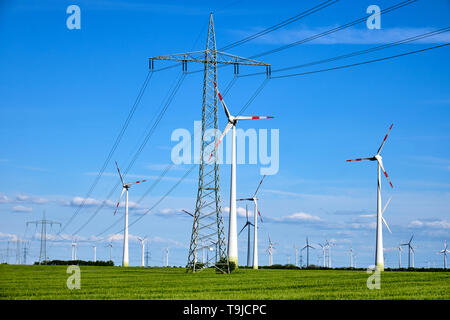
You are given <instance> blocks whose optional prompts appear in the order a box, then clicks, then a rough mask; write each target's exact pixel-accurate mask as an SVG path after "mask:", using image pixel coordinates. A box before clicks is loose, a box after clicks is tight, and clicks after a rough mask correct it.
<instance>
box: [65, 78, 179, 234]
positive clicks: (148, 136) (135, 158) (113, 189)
mask: <svg viewBox="0 0 450 320" xmlns="http://www.w3.org/2000/svg"><path fill="white" fill-rule="evenodd" d="M185 77H186V74H185V73H182V74H181V76H180V77H179V79H178V81H177V82H176V84H175V86H174V88H173V89H172V90H171V91H169V92H170V94H169V96H168V98H167V99H166V101H165V104H163V107H162V108H161V110H160V112H159V114H158V115H157V116H156V119H155V122H154V123H153V125H152V126H151V127H150V129H149V130H148V132H147V135H146V136H145V138H144V141H143V142H142V143H141V145H140V146H139V148H138V150H137V151H136V152H135V154H134V156H133V158H132V159H131V161H130V163H129V164H128V166H127V168H126V169H125V171H124V176H126V175H127V174H128V172H129V171H130V169H131V168H132V166H133V165H134V163H135V162H136V160H137V159H138V157H139V155H140V154H141V152H142V150H143V149H144V147H145V145H146V144H147V142H148V140H149V139H150V137H151V136H152V135H153V133H154V132H155V130H156V128H157V126H158V124H159V123H160V121H161V119H162V117H163V116H164V114H165V113H166V111H167V109H168V107H169V105H170V104H171V103H172V101H173V98H174V97H175V95H176V93H177V92H178V90H179V88H180V86H181V84H182V83H183V80H184V79H185ZM119 185H120V183H116V184H115V186H114V187H113V188H112V189H111V191H110V192H109V194H108V196H107V198H106V200H104V201H103V202H102V204H101V205H100V206H99V207H98V208H97V210H96V211H95V212H94V213H93V214H92V215H91V217H89V219H88V220H87V221H86V222H85V223H84V224H83V225H82V226H81V227H80V228H78V229H77V230H76V231H75V232H74V233H73V234H72V235H75V234H78V233H79V232H80V231H81V230H82V229H84V228H85V227H86V225H87V224H89V222H91V221H92V219H93V218H94V217H95V216H96V215H97V214H98V212H100V210H101V209H103V208H104V207H105V205H106V203H107V201H108V200H109V199H110V198H111V196H112V195H113V194H114V192H115V191H116V190H117V188H118V186H119Z"/></svg>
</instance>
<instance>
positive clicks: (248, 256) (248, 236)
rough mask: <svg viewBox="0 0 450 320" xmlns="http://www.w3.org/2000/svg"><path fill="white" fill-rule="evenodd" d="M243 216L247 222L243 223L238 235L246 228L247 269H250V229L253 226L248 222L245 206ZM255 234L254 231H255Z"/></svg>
mask: <svg viewBox="0 0 450 320" xmlns="http://www.w3.org/2000/svg"><path fill="white" fill-rule="evenodd" d="M245 215H246V217H247V222H246V223H245V225H244V227H243V228H242V229H241V231H240V232H239V234H238V235H240V234H241V233H242V231H244V229H245V228H247V267H250V265H251V262H250V231H251V230H250V227H251V226H255V225H254V224H253V223H251V222H250V220H248V208H247V205H245ZM255 233H256V231H255Z"/></svg>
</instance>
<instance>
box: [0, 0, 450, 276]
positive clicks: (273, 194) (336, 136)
mask: <svg viewBox="0 0 450 320" xmlns="http://www.w3.org/2000/svg"><path fill="white" fill-rule="evenodd" d="M398 2H400V1H398ZM318 3H320V2H319V1H314V2H311V3H310V2H305V1H304V2H292V1H281V2H278V3H277V5H276V6H274V5H273V2H271V1H258V2H257V5H255V3H254V2H252V1H237V2H236V1H229V2H228V3H224V2H201V1H191V2H189V4H186V3H184V2H181V1H180V2H176V1H175V2H171V3H170V4H167V3H166V2H164V1H161V2H157V1H147V2H146V1H137V0H136V1H131V2H125V1H112V0H103V1H96V0H94V1H77V2H76V3H73V2H69V1H40V2H39V4H37V3H35V2H31V1H6V2H2V5H1V9H0V17H1V19H0V21H1V22H0V39H1V43H2V46H1V48H0V68H1V70H2V72H1V75H0V96H1V97H2V99H1V100H0V121H1V125H0V143H1V146H2V147H1V151H0V177H1V179H0V214H1V215H2V218H3V219H2V223H1V227H0V240H1V242H0V250H1V251H0V254H1V255H2V260H4V259H5V256H6V248H7V243H8V240H12V239H15V237H21V238H26V239H31V240H32V241H31V251H30V257H29V260H30V261H31V260H32V261H34V260H36V259H37V258H38V255H39V241H37V240H38V236H37V235H35V233H36V232H38V230H35V229H34V227H33V228H32V227H31V226H30V227H28V228H26V227H25V223H26V221H33V220H37V219H40V218H41V216H42V211H43V210H44V209H45V210H46V213H47V217H48V218H49V219H51V220H54V221H59V222H61V223H63V225H64V224H65V223H66V222H67V221H68V220H69V219H70V217H71V216H72V215H73V214H74V212H75V210H76V206H77V204H78V203H79V200H80V199H79V198H82V197H84V196H85V194H86V192H87V191H88V189H89V186H90V185H91V184H92V182H93V180H94V178H95V175H96V173H97V172H98V171H99V170H100V168H101V166H102V164H103V162H104V160H105V158H106V156H107V154H108V152H109V150H110V149H111V146H112V144H113V143H114V140H115V138H116V136H117V134H118V132H119V130H120V128H121V126H122V124H123V122H124V121H125V118H126V117H127V115H128V112H129V110H130V108H131V105H132V104H133V102H134V99H135V98H136V95H137V94H138V91H139V88H140V86H141V84H142V82H143V81H144V79H145V77H146V75H147V72H148V67H147V64H148V61H147V58H148V57H150V56H157V55H163V54H170V53H178V52H185V51H191V50H202V49H203V48H204V45H205V43H204V42H205V38H206V28H207V23H208V18H209V12H211V11H216V12H215V16H214V21H215V30H216V39H217V46H218V47H223V46H225V45H227V44H229V43H232V42H234V41H237V40H240V39H242V38H244V37H246V36H248V35H251V34H253V33H255V32H258V31H260V30H262V29H264V28H266V27H269V26H271V25H274V24H276V23H278V22H280V21H281V20H284V19H287V18H289V17H291V16H293V15H294V14H296V13H299V12H301V11H304V10H306V9H309V8H310V7H312V6H313V5H314V4H318ZM396 3H397V1H384V0H383V1H376V2H374V1H358V2H356V1H345V0H341V1H339V2H338V3H336V4H334V5H332V6H330V7H328V8H326V9H324V10H322V11H320V12H317V13H315V14H313V15H311V16H309V17H306V18H304V19H302V20H300V21H297V22H295V23H292V24H290V25H289V26H287V27H285V28H282V29H280V30H278V31H276V32H273V33H269V34H268V35H266V36H264V37H261V38H258V39H255V40H253V41H250V42H248V43H246V44H244V45H242V46H238V47H235V48H233V49H231V50H230V53H233V54H236V55H239V56H244V57H245V56H252V55H255V54H258V53H261V52H265V51H267V50H270V49H273V48H276V47H279V46H281V45H284V44H288V43H291V42H294V41H297V40H300V39H303V38H305V37H307V36H310V35H314V34H317V33H320V32H322V31H324V30H328V29H331V28H333V27H336V26H339V25H342V24H344V23H347V22H349V21H353V20H355V19H357V18H360V17H362V16H364V15H365V14H366V8H367V7H368V6H369V5H371V4H377V5H379V6H380V7H381V9H383V8H386V7H389V6H391V5H393V4H396ZM71 4H77V5H79V6H80V8H81V30H68V29H67V28H66V19H67V17H68V14H66V8H67V7H68V6H69V5H71ZM449 9H450V4H449V2H448V1H444V0H442V1H439V0H435V1H417V2H415V3H414V4H411V5H409V6H406V7H404V8H400V9H398V10H395V11H393V12H391V13H388V14H386V15H382V18H381V30H368V29H367V28H366V26H365V23H362V24H359V25H356V26H353V27H351V28H349V29H346V30H342V31H339V32H336V33H334V34H332V35H331V36H329V37H324V38H321V39H318V40H317V41H313V42H309V43H305V44H302V45H299V46H296V47H294V48H291V49H288V50H284V51H281V52H278V53H275V54H272V55H267V56H264V57H261V58H260V60H262V61H264V62H266V63H270V64H272V68H273V69H277V68H282V67H286V66H291V65H297V64H302V63H307V62H311V61H316V60H319V59H324V58H328V57H334V56H337V55H340V54H345V53H349V52H353V51H356V50H363V49H366V48H370V47H373V46H377V45H380V44H384V43H389V42H393V41H396V40H400V39H404V38H408V37H411V36H415V35H419V34H423V33H425V32H428V31H432V30H436V29H440V28H444V27H447V26H448V21H449V19H448V18H449V12H450V10H449ZM449 40H450V35H449V34H448V33H444V34H441V35H439V36H436V37H430V38H427V39H423V40H421V41H419V42H417V43H410V44H404V45H401V46H397V47H394V48H390V49H386V50H381V51H379V52H374V53H371V54H366V55H361V56H358V57H354V58H350V59H344V60H340V61H336V62H333V63H328V64H323V65H318V66H313V67H310V68H304V69H298V71H296V70H294V71H292V72H302V71H310V70H317V69H322V68H327V67H333V66H338V65H343V64H350V63H354V62H358V61H363V60H369V59H376V58H380V57H384V56H390V55H395V54H398V53H402V52H406V51H413V50H419V49H422V48H425V47H429V46H433V45H438V44H442V43H446V42H449ZM166 65H168V64H167V63H165V62H156V68H158V67H162V66H166ZM188 68H189V71H191V70H196V69H197V68H198V67H195V66H193V65H191V64H190V65H189V66H188ZM255 71H259V70H256V69H255V68H250V67H243V68H241V73H242V74H245V73H250V72H255ZM180 72H181V67H180V68H174V69H170V70H167V71H164V72H159V73H155V74H154V75H153V77H152V79H151V80H150V83H149V86H148V88H147V90H146V92H145V94H144V96H143V98H142V101H141V103H140V105H139V107H138V109H137V111H136V113H135V115H134V117H133V119H132V121H131V123H130V126H129V128H128V129H127V131H126V133H125V135H124V138H123V140H122V141H121V143H120V145H119V146H118V148H117V150H116V152H115V154H114V155H113V159H115V160H117V161H118V162H119V164H120V165H121V166H123V167H125V166H126V165H127V164H128V161H129V160H130V158H131V156H132V155H133V154H134V152H135V150H136V148H137V147H138V146H139V144H140V142H141V140H142V137H143V135H144V134H145V132H146V129H147V128H148V126H149V125H150V126H151V125H152V123H153V122H152V121H153V120H154V117H155V116H156V114H157V112H158V110H159V109H160V106H161V103H162V101H163V100H164V97H165V96H166V94H167V92H168V90H169V88H170V86H171V85H172V84H173V83H174V81H175V80H176V77H177V76H178V75H179V74H180ZM449 74H450V63H449V49H448V47H444V48H440V49H435V50H431V51H428V52H425V53H420V54H417V55H410V56H407V57H402V58H398V59H392V60H388V61H384V62H379V63H373V64H368V65H364V66H359V67H355V68H349V69H344V70H337V71H330V72H324V73H318V74H312V75H305V76H299V77H292V78H286V79H272V80H270V81H269V82H268V84H267V85H266V86H265V88H264V89H263V91H262V92H261V94H260V95H258V97H257V98H256V100H255V101H254V102H253V103H252V104H251V105H250V107H249V108H248V109H247V110H246V112H245V113H246V114H248V115H273V116H275V119H273V120H270V121H254V122H253V121H252V123H251V124H249V123H244V122H242V126H241V128H243V129H249V128H254V129H256V130H258V129H269V130H270V129H279V132H280V140H279V145H280V156H279V157H280V168H279V172H278V173H277V174H276V175H273V176H268V177H267V178H266V181H265V182H264V185H263V187H262V189H261V193H260V198H261V200H260V207H261V212H262V214H263V216H264V217H265V221H264V223H263V224H262V226H261V229H260V243H259V247H260V251H261V254H260V263H261V264H267V263H268V255H267V253H266V252H265V248H266V247H267V245H268V242H267V236H268V234H270V237H271V238H272V239H273V241H274V242H277V243H279V245H278V246H277V247H276V250H275V253H274V263H286V262H287V259H288V256H290V257H291V258H290V259H291V262H293V260H294V257H293V256H294V250H293V245H294V244H296V245H298V246H300V245H304V242H305V238H306V236H308V237H309V238H310V241H311V242H313V243H317V242H321V243H323V242H324V241H325V239H333V240H334V241H335V243H336V247H335V248H334V252H333V265H335V266H344V265H348V264H349V255H348V252H349V249H350V246H353V248H354V251H355V252H356V255H357V266H360V267H361V266H364V267H365V266H368V265H371V264H373V262H374V261H373V260H374V251H375V249H374V247H375V229H374V221H372V220H371V219H370V218H362V217H360V215H361V214H366V213H374V212H375V210H376V166H375V165H374V163H351V164H349V163H346V162H345V160H346V159H351V158H356V157H360V156H371V155H373V154H374V153H375V152H376V150H377V149H378V146H379V144H380V143H381V140H382V138H383V137H384V135H385V133H386V131H387V129H388V127H389V125H390V124H391V123H394V127H393V129H392V131H391V133H390V136H389V139H388V141H387V143H386V145H385V147H384V149H383V157H384V164H385V167H386V170H387V171H388V173H389V175H390V177H391V179H392V182H393V184H394V189H392V190H390V189H388V188H387V181H386V180H383V181H382V185H383V201H385V200H387V199H388V197H390V196H392V201H391V203H390V206H389V208H388V209H387V210H386V213H385V218H386V220H387V221H388V223H389V225H390V227H391V230H392V232H393V233H392V234H389V233H388V232H387V230H386V229H384V245H385V249H386V250H385V255H386V260H387V261H386V264H387V266H396V265H397V251H395V248H396V247H397V245H398V244H399V242H405V241H407V240H408V239H409V238H410V236H411V235H412V234H413V233H414V235H415V244H416V245H417V249H416V259H415V263H416V266H419V267H421V266H426V263H427V261H430V262H431V263H435V265H436V266H440V265H441V264H442V257H440V256H438V255H437V254H436V252H437V251H438V250H440V249H441V248H442V246H443V242H444V240H446V239H447V240H450V239H449V235H450V221H449V203H450V184H449V181H450V180H449V178H450V148H449V146H450V121H449V120H450V110H449V107H450V95H449V94H450V91H449V88H450V78H449V76H448V75H449ZM218 77H219V85H220V86H221V87H222V88H223V87H225V86H226V84H228V83H229V81H230V80H231V79H232V77H233V70H231V68H222V69H219V74H218ZM264 79H265V77H264V75H262V76H257V77H247V78H239V79H238V80H237V81H236V83H235V84H234V86H233V87H232V89H231V90H230V92H229V93H228V95H227V97H226V101H227V104H228V106H229V108H230V109H231V110H235V112H237V111H238V110H240V108H241V107H242V105H244V104H245V102H246V101H247V100H248V99H249V98H250V96H251V95H252V94H253V92H254V91H255V90H256V89H257V88H258V87H259V86H260V85H261V83H262V82H263V81H264ZM201 90H202V75H201V74H192V75H188V76H187V77H186V79H185V80H184V82H183V84H182V86H181V88H180V90H179V92H178V93H177V95H176V97H175V99H174V100H173V102H172V104H171V105H170V106H169V108H168V110H167V113H166V114H165V116H164V117H163V119H162V121H161V122H160V124H159V126H158V127H157V129H156V131H155V132H154V134H153V135H152V136H151V139H150V140H149V142H148V143H147V145H146V147H145V148H144V150H143V151H142V153H141V154H140V156H139V158H138V160H137V161H136V163H135V164H134V166H133V168H132V170H131V171H130V173H129V175H128V177H129V180H131V179H134V178H141V177H142V178H147V179H148V180H149V182H147V185H145V184H142V185H139V186H136V188H134V189H133V190H132V192H130V201H136V200H137V199H139V198H140V197H141V196H142V195H143V194H144V193H145V192H146V190H147V189H148V187H149V186H150V184H151V182H152V180H155V179H156V178H157V177H158V176H159V175H160V174H161V171H162V170H163V168H165V166H166V165H167V164H168V163H170V161H171V158H170V152H171V148H172V147H173V146H174V145H175V144H176V143H175V142H172V141H171V140H170V137H171V133H172V132H173V131H174V130H175V129H178V128H185V129H187V130H189V131H191V132H193V123H194V121H196V120H197V121H198V120H200V119H201ZM224 118H225V115H224V114H223V112H222V110H220V112H219V119H220V128H223V127H224V126H225V120H224ZM229 167H230V166H229V165H222V166H221V169H220V174H221V189H222V194H221V195H222V200H223V202H222V206H223V207H224V208H226V207H228V206H229V203H228V199H229V192H228V190H229V177H230V174H229V169H230V168H229ZM187 168H188V167H187V166H174V167H173V168H172V169H171V170H170V171H169V172H168V173H167V175H166V177H165V178H164V179H163V180H162V181H161V183H159V184H158V185H157V186H156V187H155V189H153V190H152V191H151V192H150V193H149V195H148V196H146V197H145V198H144V200H143V201H142V202H141V203H140V204H139V206H138V207H137V208H135V209H134V210H132V211H131V215H130V221H131V222H132V221H133V220H134V219H136V218H137V217H140V214H142V212H145V209H146V208H149V207H151V206H152V205H153V204H154V203H155V202H156V201H158V199H160V197H161V196H162V195H164V194H165V193H166V192H167V190H169V189H170V188H171V187H172V185H173V184H174V183H175V182H176V181H177V179H178V178H179V177H181V176H182V175H183V174H184V173H185V172H186V170H187ZM260 168H261V165H240V166H238V169H237V181H238V186H237V193H238V197H240V196H248V195H251V193H253V191H254V189H255V188H256V186H257V184H258V182H259V180H260V178H261V176H260V171H259V169H260ZM197 175H198V169H197V168H196V169H194V171H193V172H192V173H191V174H190V175H189V176H188V177H187V178H186V179H185V180H184V181H183V182H182V183H181V184H180V185H179V186H178V187H177V189H176V190H175V191H174V192H173V193H171V194H170V196H169V197H167V198H166V199H165V200H164V201H162V202H161V203H160V204H159V205H158V206H157V207H156V208H155V209H154V210H153V211H152V212H151V213H149V214H148V215H146V216H145V217H143V218H142V219H141V220H140V221H139V223H136V224H135V225H133V226H132V227H130V234H131V240H130V263H131V264H134V265H135V264H138V263H139V261H140V260H139V259H140V257H139V255H140V250H139V245H138V242H137V241H136V240H135V238H134V237H135V236H143V235H147V236H148V237H149V238H150V239H151V241H150V251H151V260H150V264H152V265H161V264H162V255H163V251H162V250H163V248H165V247H167V246H169V247H170V258H169V263H170V264H176V265H184V264H185V263H186V260H187V250H188V249H187V247H188V245H189V239H190V232H191V228H192V221H191V219H190V218H189V217H186V216H183V215H182V214H181V213H179V212H180V209H182V208H185V209H188V210H190V211H193V210H194V209H193V208H194V206H195V197H196V190H197ZM117 182H118V177H117V175H116V172H115V168H114V163H113V162H110V163H109V164H108V167H107V169H106V170H105V174H104V175H103V177H102V179H101V180H100V182H99V184H98V185H97V187H96V188H95V190H94V192H93V194H92V196H91V198H92V199H91V200H90V201H89V203H90V205H89V206H87V207H86V208H84V209H83V210H81V211H80V213H79V214H78V215H77V216H76V218H75V219H74V220H73V222H72V223H71V224H70V225H68V226H67V229H65V230H64V232H63V233H62V235H63V237H65V239H69V238H70V235H71V234H72V233H73V232H75V231H76V230H77V229H78V228H79V227H80V226H81V225H83V223H85V222H86V221H87V220H88V219H89V217H90V216H91V215H92V214H93V212H94V211H95V209H96V205H97V204H98V203H99V202H100V201H103V200H104V199H105V198H106V196H107V194H108V193H109V192H110V190H111V188H112V187H113V186H114V184H115V183H117ZM119 193H120V191H117V192H116V193H115V194H114V195H113V196H112V197H111V201H112V202H111V205H109V204H108V205H107V206H106V208H105V209H103V210H101V211H100V212H99V213H98V214H97V215H96V216H95V218H94V219H92V221H91V222H90V223H89V224H88V225H87V226H86V227H85V228H83V229H82V231H81V232H80V234H78V236H79V239H80V247H79V257H80V258H82V259H90V258H91V257H92V254H93V253H92V249H91V248H90V245H91V244H92V243H93V242H95V243H97V245H98V249H97V256H98V258H99V259H107V258H108V257H109V249H108V248H105V247H104V245H105V244H106V243H107V241H108V240H107V239H104V237H109V236H111V237H112V239H118V240H115V241H114V245H115V246H114V249H113V256H114V260H115V262H116V263H120V260H121V247H122V243H121V241H120V235H116V234H115V233H116V232H118V231H120V229H121V225H120V224H118V225H117V226H116V227H115V228H112V229H111V230H109V231H108V232H106V233H105V234H102V235H101V236H99V234H101V233H102V232H103V231H104V230H105V229H106V228H107V227H108V226H110V225H111V224H112V223H114V222H115V221H117V220H118V219H121V216H120V215H119V216H116V217H114V216H113V209H112V203H113V202H115V201H116V200H117V198H118V196H119ZM251 209H252V207H250V206H249V210H251ZM122 211H123V210H122ZM239 212H240V213H241V214H242V213H243V208H241V209H239ZM224 219H225V225H226V229H228V215H227V212H226V210H225V212H224ZM244 223H245V221H244V218H242V217H241V218H240V219H239V220H238V227H241V226H242V225H243V224H244ZM116 229H117V230H116ZM57 231H58V228H57V227H54V228H53V229H52V230H51V232H50V233H51V235H53V236H54V235H55V233H56V232H57ZM50 237H51V236H50ZM11 246H12V244H11ZM316 247H317V246H316ZM70 250H71V249H70V241H69V240H66V241H55V242H52V243H51V244H49V256H50V257H51V258H55V259H68V258H70V255H71V252H70ZM11 255H12V253H11ZM239 256H240V261H241V262H244V261H245V257H246V241H245V236H244V235H242V237H241V238H240V239H239ZM318 256H319V250H317V249H316V250H315V251H314V253H312V257H311V260H312V261H313V262H315V263H317V258H318ZM12 261H13V258H11V257H10V262H12ZM403 261H406V255H405V254H404V256H403Z"/></svg>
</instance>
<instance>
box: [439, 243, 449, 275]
mask: <svg viewBox="0 0 450 320" xmlns="http://www.w3.org/2000/svg"><path fill="white" fill-rule="evenodd" d="M449 252H450V251H448V250H447V240H445V241H444V249H443V250H441V251H439V252H438V254H440V253H442V254H443V255H444V269H447V253H449Z"/></svg>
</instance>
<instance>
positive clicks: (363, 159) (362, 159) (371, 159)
mask: <svg viewBox="0 0 450 320" xmlns="http://www.w3.org/2000/svg"><path fill="white" fill-rule="evenodd" d="M365 160H370V161H373V160H375V158H374V157H370V158H357V159H351V160H345V161H347V162H352V161H365Z"/></svg>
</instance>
